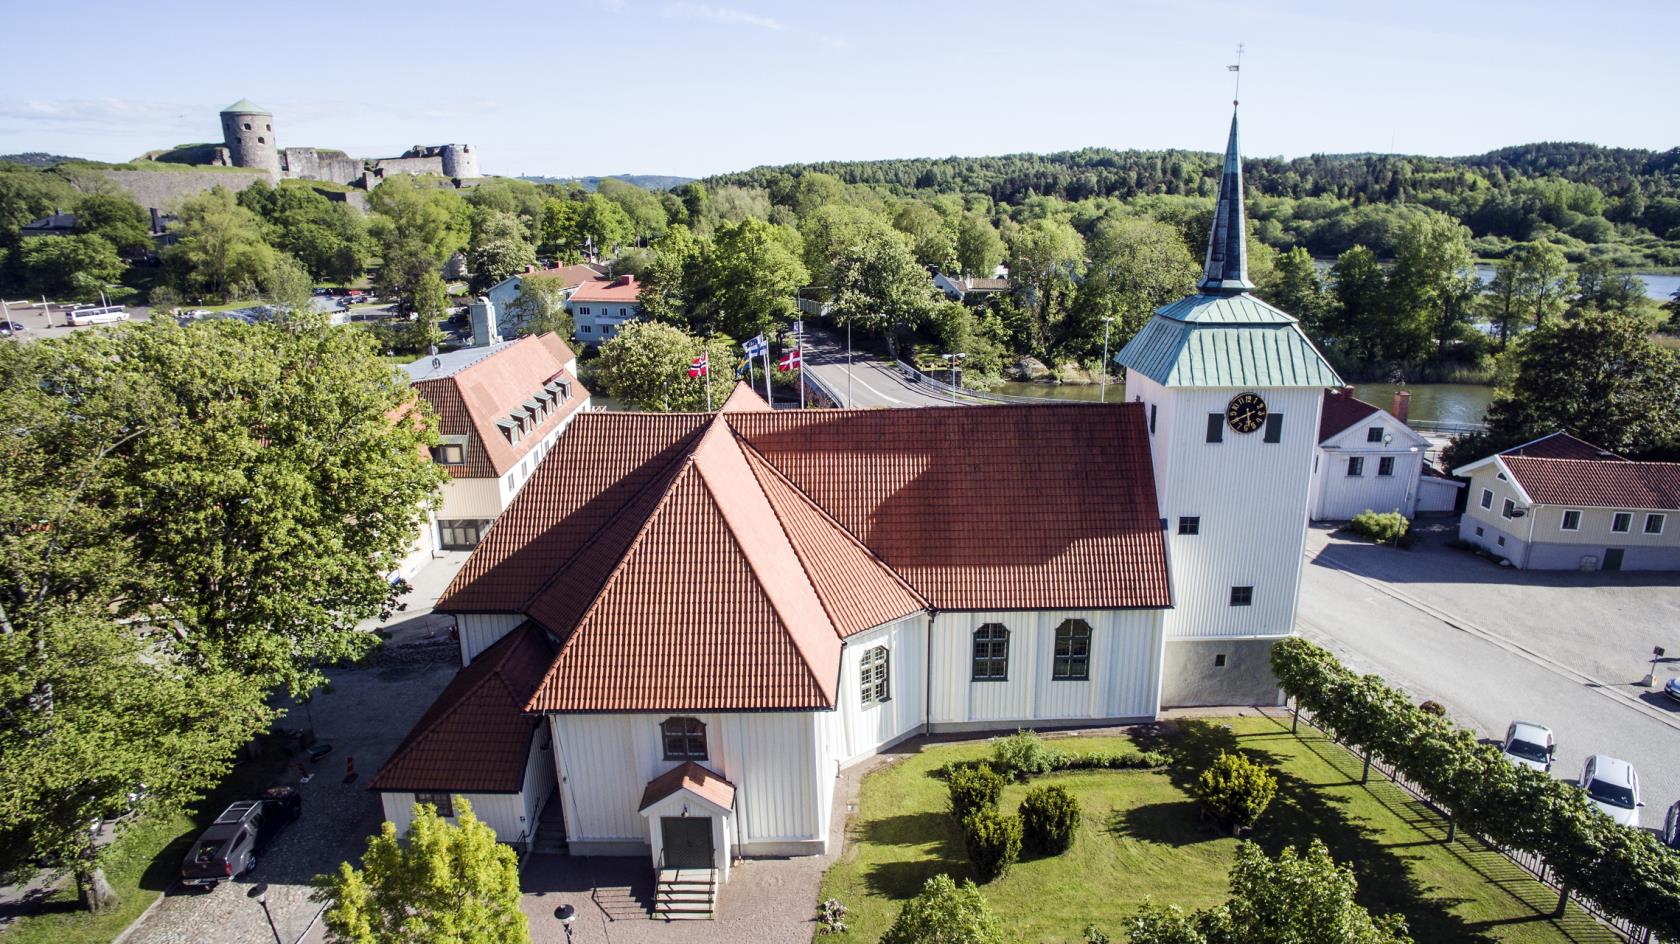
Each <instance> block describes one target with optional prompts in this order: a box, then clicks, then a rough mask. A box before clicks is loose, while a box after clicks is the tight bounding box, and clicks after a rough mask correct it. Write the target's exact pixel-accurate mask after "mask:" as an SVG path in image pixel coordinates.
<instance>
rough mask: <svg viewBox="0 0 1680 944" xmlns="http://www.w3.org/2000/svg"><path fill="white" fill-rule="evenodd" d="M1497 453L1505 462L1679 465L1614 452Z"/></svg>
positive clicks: (1626, 465)
mask: <svg viewBox="0 0 1680 944" xmlns="http://www.w3.org/2000/svg"><path fill="white" fill-rule="evenodd" d="M1581 441H1582V442H1586V440H1584V439H1583V440H1581ZM1604 451H1605V452H1610V450H1608V449H1605V450H1604ZM1498 455H1499V457H1500V458H1501V459H1503V460H1505V461H1507V462H1509V461H1510V460H1512V459H1520V460H1522V461H1524V462H1604V463H1608V464H1610V465H1613V466H1615V467H1616V468H1629V469H1637V468H1639V467H1640V466H1651V465H1674V466H1680V461H1676V460H1674V459H1628V458H1624V457H1622V456H1619V455H1616V454H1615V453H1610V455H1609V456H1594V457H1593V458H1591V459H1588V458H1584V457H1575V456H1525V455H1523V454H1521V453H1514V454H1512V455H1506V454H1505V453H1503V452H1501V453H1498Z"/></svg>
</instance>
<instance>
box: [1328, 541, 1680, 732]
mask: <svg viewBox="0 0 1680 944" xmlns="http://www.w3.org/2000/svg"><path fill="white" fill-rule="evenodd" d="M1328 551H1329V547H1325V548H1322V549H1321V550H1320V551H1319V552H1318V556H1317V557H1313V556H1311V555H1310V554H1309V555H1306V557H1307V562H1308V563H1315V562H1317V563H1323V564H1324V565H1325V566H1327V567H1329V568H1331V569H1332V570H1339V571H1341V572H1342V573H1345V574H1347V575H1348V576H1349V577H1352V578H1353V579H1354V580H1357V581H1359V582H1360V583H1363V584H1365V585H1366V586H1368V587H1370V588H1371V589H1373V590H1375V591H1377V592H1378V593H1381V594H1383V595H1385V596H1388V597H1390V598H1392V599H1395V600H1398V601H1400V602H1401V603H1403V604H1405V605H1406V606H1409V607H1411V608H1412V609H1414V610H1417V611H1418V612H1419V613H1422V614H1424V615H1425V616H1428V617H1431V618H1433V619H1435V620H1436V621H1438V622H1440V623H1442V624H1444V625H1446V626H1448V627H1450V628H1452V629H1456V630H1458V631H1459V632H1461V633H1464V634H1465V635H1467V636H1474V637H1475V638H1477V639H1480V640H1482V641H1483V642H1485V643H1488V644H1489V645H1492V646H1496V647H1498V648H1500V649H1503V650H1505V651H1506V652H1508V653H1510V654H1512V655H1514V656H1517V657H1518V658H1521V659H1526V660H1528V661H1529V662H1532V663H1534V664H1535V665H1537V666H1540V667H1541V668H1543V669H1546V670H1548V671H1550V672H1552V673H1554V674H1556V675H1561V676H1563V677H1564V678H1566V679H1569V680H1571V681H1574V682H1577V683H1579V684H1581V685H1583V686H1584V687H1586V688H1587V689H1589V690H1592V691H1596V692H1599V693H1600V694H1603V695H1605V696H1607V697H1609V698H1611V699H1614V700H1616V701H1620V702H1621V703H1622V704H1624V705H1626V706H1627V707H1629V708H1634V709H1637V710H1638V711H1639V712H1640V713H1642V714H1644V715H1646V716H1648V717H1650V718H1653V719H1655V720H1657V721H1660V722H1662V723H1663V724H1666V725H1668V726H1669V727H1671V728H1673V729H1674V730H1676V731H1680V720H1675V718H1674V716H1673V715H1672V714H1671V713H1669V712H1666V711H1663V710H1661V709H1658V708H1653V707H1652V706H1650V705H1648V704H1646V703H1645V701H1644V700H1643V699H1641V698H1637V697H1635V696H1633V695H1629V694H1628V693H1626V692H1624V691H1622V690H1621V688H1620V683H1616V682H1606V681H1603V680H1602V679H1597V678H1594V677H1593V676H1591V675H1588V674H1586V673H1585V672H1580V671H1577V670H1575V669H1572V668H1570V667H1569V666H1568V665H1566V664H1564V663H1562V662H1559V661H1557V660H1556V659H1553V658H1552V657H1550V656H1548V655H1545V654H1543V653H1540V652H1536V651H1534V650H1533V649H1530V648H1528V647H1527V646H1524V645H1523V644H1521V643H1519V642H1515V641H1513V640H1510V639H1507V638H1505V637H1504V636H1501V635H1499V634H1498V633H1495V632H1493V631H1492V630H1489V629H1485V628H1483V627H1481V626H1477V625H1476V624H1475V623H1472V622H1470V621H1469V620H1466V619H1461V618H1459V617H1457V616H1454V615H1453V614H1451V613H1448V612H1447V611H1445V610H1442V609H1440V608H1438V607H1436V606H1434V605H1432V604H1429V603H1425V602H1424V601H1422V600H1420V599H1418V598H1417V597H1414V596H1412V595H1411V594H1409V593H1407V592H1405V591H1404V590H1398V589H1395V588H1394V586H1392V585H1391V584H1389V583H1388V582H1387V581H1385V580H1382V579H1380V578H1377V577H1372V576H1370V575H1369V574H1366V573H1365V572H1364V571H1361V570H1360V569H1359V568H1357V567H1355V566H1353V565H1352V564H1349V563H1347V562H1346V561H1340V560H1336V559H1335V558H1333V557H1331V556H1329V554H1328ZM1297 622H1299V618H1298V617H1297ZM1317 628H1318V630H1319V632H1321V633H1322V632H1324V629H1323V627H1317Z"/></svg>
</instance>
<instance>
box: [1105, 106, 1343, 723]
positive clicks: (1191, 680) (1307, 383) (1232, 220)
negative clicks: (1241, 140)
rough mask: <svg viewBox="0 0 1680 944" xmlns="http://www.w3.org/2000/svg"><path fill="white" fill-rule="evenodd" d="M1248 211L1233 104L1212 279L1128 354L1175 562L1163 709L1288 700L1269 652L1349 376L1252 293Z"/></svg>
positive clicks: (1292, 599) (1296, 581)
mask: <svg viewBox="0 0 1680 944" xmlns="http://www.w3.org/2000/svg"><path fill="white" fill-rule="evenodd" d="M1233 104H1234V103H1233ZM1245 223H1246V221H1245V219H1244V213H1243V182H1242V158H1241V154H1240V152H1239V150H1238V146H1237V116H1236V113H1235V112H1234V111H1233V113H1232V115H1231V136H1230V139H1229V140H1228V142H1227V143H1226V146H1225V163H1224V168H1223V171H1222V173H1221V176H1220V181H1219V198H1218V201H1217V202H1216V203H1215V204H1214V212H1213V226H1212V228H1211V232H1210V233H1209V234H1208V247H1207V255H1206V258H1205V259H1204V262H1203V269H1202V280H1201V283H1200V286H1199V288H1198V290H1197V292H1196V293H1195V294H1193V295H1191V296H1189V297H1188V298H1183V299H1180V300H1178V301H1176V302H1172V303H1170V304H1167V305H1164V306H1162V307H1161V308H1159V309H1157V310H1156V311H1155V314H1154V317H1152V318H1151V319H1150V320H1149V322H1148V323H1147V324H1145V325H1144V327H1143V329H1142V330H1141V331H1139V332H1138V334H1137V336H1136V337H1134V338H1132V340H1131V341H1130V342H1129V343H1128V344H1127V345H1126V346H1125V347H1124V348H1123V349H1121V351H1120V353H1119V354H1117V355H1116V356H1115V361H1116V363H1118V364H1119V365H1121V366H1124V367H1125V368H1126V393H1127V395H1128V396H1129V397H1131V398H1132V399H1133V400H1136V401H1139V402H1141V403H1143V404H1144V408H1145V412H1146V414H1147V416H1148V423H1149V437H1150V439H1149V444H1150V454H1151V457H1152V458H1153V460H1154V467H1155V493H1156V499H1157V501H1158V503H1159V505H1160V509H1161V515H1162V525H1163V527H1164V529H1165V533H1166V541H1167V555H1168V560H1169V562H1170V566H1171V570H1172V581H1173V588H1172V589H1173V608H1172V609H1171V610H1169V611H1168V612H1167V614H1166V617H1165V621H1164V624H1165V625H1164V631H1165V636H1166V643H1165V646H1164V650H1165V651H1164V653H1163V655H1162V672H1161V704H1162V706H1163V707H1173V706H1180V705H1190V704H1246V703H1258V704H1270V703H1273V702H1275V701H1276V699H1277V694H1278V693H1277V682H1276V680H1275V678H1274V677H1273V676H1272V672H1271V664H1270V660H1269V653H1270V650H1271V647H1272V644H1273V643H1274V642H1276V641H1277V640H1278V639H1281V638H1283V637H1285V636H1288V635H1290V634H1291V633H1293V632H1294V630H1295V609H1296V605H1297V603H1298V601H1299V598H1300V585H1301V568H1302V554H1303V551H1304V549H1305V543H1306V528H1307V505H1308V491H1309V485H1310V483H1311V480H1312V463H1313V447H1314V444H1315V443H1316V441H1317V439H1318V420H1319V411H1320V409H1321V408H1322V404H1323V396H1324V390H1325V388H1327V387H1337V386H1340V385H1341V380H1340V379H1339V378H1338V377H1337V376H1336V372H1335V371H1334V370H1333V369H1332V368H1331V367H1330V365H1329V363H1328V362H1326V361H1325V359H1324V356H1323V355H1322V354H1320V353H1319V352H1318V350H1317V348H1315V347H1314V346H1313V344H1312V342H1311V341H1309V340H1308V339H1307V336H1306V335H1305V334H1304V333H1303V332H1302V331H1301V326H1300V324H1299V323H1297V321H1296V320H1295V319H1294V318H1293V317H1291V316H1289V315H1288V314H1286V313H1285V312H1282V311H1279V310H1278V309H1276V308H1274V307H1272V306H1271V305H1268V304H1267V303H1265V302H1264V301H1261V300H1260V299H1259V298H1257V297H1255V296H1254V295H1253V294H1251V293H1252V291H1253V289H1254V285H1253V283H1251V282H1250V281H1249V279H1248V248H1247V243H1246V236H1247V234H1246V226H1245Z"/></svg>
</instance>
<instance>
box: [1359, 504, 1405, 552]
mask: <svg viewBox="0 0 1680 944" xmlns="http://www.w3.org/2000/svg"><path fill="white" fill-rule="evenodd" d="M1348 525H1349V527H1351V528H1352V529H1353V532H1354V533H1355V534H1357V535H1359V536H1360V537H1362V538H1365V539H1366V540H1370V541H1375V542H1377V543H1378V544H1393V543H1394V542H1396V541H1398V540H1400V539H1401V538H1403V537H1405V536H1406V530H1407V529H1408V528H1410V527H1411V526H1412V523H1411V522H1410V521H1407V520H1406V516H1405V515H1403V514H1401V513H1400V512H1398V511H1382V512H1378V511H1371V510H1370V509H1368V508H1367V509H1366V510H1364V511H1362V512H1360V513H1359V514H1357V515H1354V516H1353V520H1352V521H1350V522H1348Z"/></svg>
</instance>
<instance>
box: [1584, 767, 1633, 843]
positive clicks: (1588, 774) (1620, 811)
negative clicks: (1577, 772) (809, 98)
mask: <svg viewBox="0 0 1680 944" xmlns="http://www.w3.org/2000/svg"><path fill="white" fill-rule="evenodd" d="M1581 789H1583V790H1585V791H1587V799H1589V800H1591V801H1592V802H1593V805H1594V806H1596V807H1598V808H1599V809H1601V810H1603V811H1604V812H1605V814H1606V815H1608V816H1609V817H1610V818H1611V819H1613V820H1615V821H1616V822H1618V823H1621V824H1622V825H1623V826H1634V827H1637V826H1638V825H1639V808H1640V807H1642V806H1644V805H1645V804H1644V803H1641V802H1640V801H1639V775H1638V774H1637V773H1634V771H1633V765H1632V764H1630V763H1628V762H1627V761H1625V760H1621V759H1619V758H1615V757H1611V756H1609V755H1608V754H1594V755H1593V756H1591V757H1589V758H1587V766H1586V769H1584V770H1582V771H1581Z"/></svg>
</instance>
